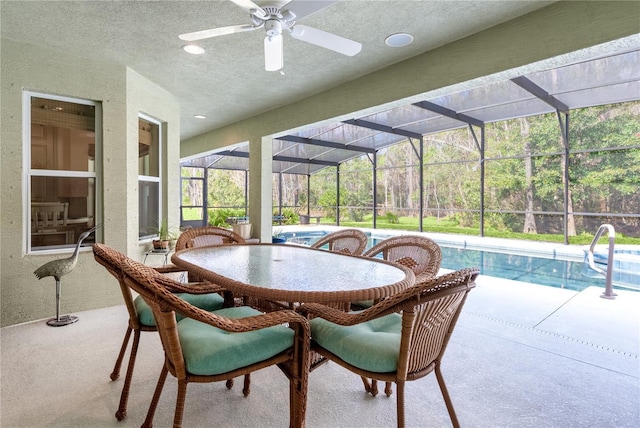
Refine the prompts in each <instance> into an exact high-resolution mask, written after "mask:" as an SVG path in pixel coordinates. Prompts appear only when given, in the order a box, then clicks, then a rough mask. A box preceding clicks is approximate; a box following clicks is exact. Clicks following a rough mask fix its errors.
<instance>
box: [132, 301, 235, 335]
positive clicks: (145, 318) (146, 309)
mask: <svg viewBox="0 0 640 428" xmlns="http://www.w3.org/2000/svg"><path fill="white" fill-rule="evenodd" d="M176 296H178V297H180V298H181V299H183V300H184V301H186V302H189V303H191V304H192V305H193V306H195V307H196V308H200V309H204V310H205V311H207V312H213V311H215V310H218V309H221V308H222V307H223V306H224V299H223V298H222V296H220V295H219V294H218V293H208V294H188V293H176ZM133 303H134V304H135V305H136V311H137V312H138V319H139V320H140V323H141V324H142V325H146V326H148V327H155V326H156V320H155V319H154V318H153V311H152V310H151V307H150V306H149V305H147V302H145V301H144V299H143V298H142V296H138V297H136V298H135V300H134V301H133ZM182 318H183V316H182V315H180V314H178V315H177V316H176V319H178V320H181V319H182Z"/></svg>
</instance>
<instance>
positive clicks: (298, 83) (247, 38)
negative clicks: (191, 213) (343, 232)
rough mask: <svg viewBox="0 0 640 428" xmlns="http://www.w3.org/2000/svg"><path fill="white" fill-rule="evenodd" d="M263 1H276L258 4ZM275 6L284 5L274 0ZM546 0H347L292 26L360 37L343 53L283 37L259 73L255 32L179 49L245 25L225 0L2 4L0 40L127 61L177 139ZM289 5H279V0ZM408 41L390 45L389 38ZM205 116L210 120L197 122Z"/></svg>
mask: <svg viewBox="0 0 640 428" xmlns="http://www.w3.org/2000/svg"><path fill="white" fill-rule="evenodd" d="M255 3H257V4H259V5H261V6H264V5H266V4H273V1H255ZM280 3H282V2H280ZM550 3H553V2H552V1H415V0H414V1H395V0H394V1H382V0H375V1H372V0H366V1H365V0H344V1H341V2H338V3H335V4H332V5H330V6H327V7H325V8H323V9H321V10H319V11H317V12H315V13H313V14H311V15H308V16H306V17H304V18H303V19H301V20H300V21H299V23H301V24H305V25H308V26H311V27H316V28H318V29H321V30H324V31H328V32H331V33H335V34H338V35H340V36H343V37H347V38H350V39H353V40H356V41H359V42H361V43H362V44H363V48H362V52H360V53H359V54H358V55H356V56H355V57H347V56H343V55H340V54H338V53H335V52H333V51H329V50H326V49H323V48H320V47H317V46H314V45H310V44H307V43H304V42H302V41H299V40H295V39H293V38H291V37H289V36H288V35H285V40H284V69H283V71H284V75H282V74H280V73H278V72H267V71H265V70H264V57H263V42H262V40H263V39H264V32H263V31H262V30H257V31H252V32H246V33H238V34H231V35H227V36H223V37H217V38H212V39H207V40H203V41H201V42H200V43H199V44H200V45H201V46H202V47H204V48H205V49H206V53H205V54H204V55H201V56H195V55H190V54H187V53H185V52H184V51H183V50H182V49H181V46H182V45H183V44H184V42H182V41H181V40H180V39H178V34H181V33H185V32H191V31H197V30H203V29H208V28H215V27H223V26H229V25H235V24H247V23H248V20H249V18H248V15H247V13H246V12H245V11H243V10H242V9H241V8H239V7H238V6H236V5H235V4H234V3H232V2H230V1H116V2H113V1H35V2H32V1H6V0H3V1H2V2H1V3H0V15H1V26H0V28H1V31H2V37H3V38H8V39H11V40H14V41H18V42H24V43H30V44H34V45H40V46H45V47H49V48H53V49H59V50H61V51H64V52H66V53H69V54H72V55H77V56H79V57H84V58H91V59H95V60H100V61H108V62H115V63H118V64H122V65H124V66H127V67H130V68H131V69H133V70H135V71H136V72H138V73H140V74H141V75H143V76H145V77H147V78H148V79H150V80H151V81H153V82H155V83H157V84H158V85H160V86H161V87H163V88H165V89H166V90H168V91H169V92H171V93H173V94H174V95H175V96H176V97H177V98H178V99H179V100H180V103H181V138H182V139H185V138H189V137H193V136H195V135H198V134H201V133H203V132H206V131H209V130H212V129H216V128H219V127H221V126H224V125H227V124H230V123H233V122H236V121H238V120H242V119H244V118H247V117H250V116H254V115H256V114H259V113H261V112H264V111H268V110H271V109H273V108H277V107H279V106H282V105H285V104H289V103H291V102H295V101H298V100H300V99H303V98H306V97H308V96H310V95H313V94H315V93H318V92H322V91H324V90H327V89H329V88H332V87H334V86H337V85H339V84H342V83H345V82H347V81H349V80H352V79H355V78H357V77H360V76H363V75H365V74H368V73H371V72H373V71H376V70H378V69H381V68H383V67H386V66H388V65H391V64H394V63H396V62H399V61H402V60H404V59H407V58H409V57H412V56H415V55H417V54H420V53H422V52H425V51H428V50H431V49H433V48H435V47H438V46H441V45H443V44H446V43H449V42H451V41H454V40H457V39H460V38H462V37H465V36H468V35H470V34H473V33H476V32H478V31H481V30H483V29H486V28H488V27H492V26H494V25H497V24H499V23H501V22H505V21H508V20H510V19H513V18H515V17H517V16H520V15H523V14H526V13H529V12H531V11H533V10H535V9H538V8H541V7H544V6H547V5H548V4H550ZM285 9H286V7H285ZM396 32H409V33H411V34H413V35H414V37H415V41H414V43H413V44H411V45H410V46H408V47H404V48H397V49H392V48H389V47H387V46H386V45H385V44H384V39H385V37H386V36H388V35H389V34H392V33H396ZM196 114H202V115H205V116H207V119H204V120H202V119H195V118H194V117H193V116H194V115H196Z"/></svg>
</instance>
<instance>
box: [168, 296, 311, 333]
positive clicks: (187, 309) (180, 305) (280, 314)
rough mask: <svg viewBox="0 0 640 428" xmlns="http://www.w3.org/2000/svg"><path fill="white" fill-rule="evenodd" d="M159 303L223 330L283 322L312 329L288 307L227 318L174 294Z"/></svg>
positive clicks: (250, 329) (247, 328)
mask: <svg viewBox="0 0 640 428" xmlns="http://www.w3.org/2000/svg"><path fill="white" fill-rule="evenodd" d="M158 304H159V305H160V307H161V309H162V310H172V311H175V312H177V313H179V314H181V315H183V316H184V317H187V318H192V319H194V320H197V321H200V322H203V323H205V324H209V325H211V326H213V327H217V328H219V329H221V330H225V331H229V332H233V333H241V332H246V331H254V330H260V329H263V328H267V327H273V326H276V325H283V324H288V325H289V326H292V325H299V326H301V327H302V330H304V331H310V330H309V322H308V321H307V319H306V318H305V317H303V316H301V315H300V314H297V313H296V312H295V311H292V310H288V309H287V310H282V311H275V312H268V313H266V314H260V315H255V316H251V317H247V318H225V317H221V316H219V315H216V314H214V313H211V312H207V311H205V310H203V309H200V308H197V307H195V306H193V305H191V304H189V303H188V302H186V301H184V300H182V299H178V298H177V297H174V296H171V297H169V301H168V302H158Z"/></svg>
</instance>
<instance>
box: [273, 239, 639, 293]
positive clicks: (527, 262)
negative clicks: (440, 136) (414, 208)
mask: <svg viewBox="0 0 640 428" xmlns="http://www.w3.org/2000/svg"><path fill="white" fill-rule="evenodd" d="M389 232H390V231H384V232H380V233H376V232H365V233H366V234H367V235H368V236H369V245H368V248H370V247H371V246H372V245H375V244H376V243H377V242H379V241H380V240H383V239H386V238H388V237H389V236H392V235H390V234H389ZM327 233H329V231H327V230H305V229H301V230H290V231H286V232H284V233H282V236H284V237H286V238H287V242H291V243H296V244H302V245H311V244H313V243H314V242H315V241H317V240H318V239H319V238H320V237H322V236H324V235H326V234H327ZM432 239H434V240H435V241H436V242H438V244H439V245H440V248H441V249H442V268H444V269H452V270H458V269H462V268H466V267H472V266H475V267H478V268H480V273H481V274H483V275H488V276H494V277H498V278H505V279H511V280H515V281H523V282H529V283H532V284H540V285H546V286H550V287H556V288H566V289H569V290H576V291H581V290H584V289H585V288H587V287H590V286H597V287H602V288H604V287H605V280H604V277H603V276H602V275H598V274H595V272H594V271H591V272H588V270H590V269H588V268H587V269H588V270H586V269H585V264H584V261H583V260H581V259H577V260H568V259H559V258H555V257H554V258H549V257H541V256H532V255H526V254H522V250H515V249H508V248H504V247H502V248H500V249H495V248H493V249H492V248H483V249H469V248H464V247H465V246H466V245H465V246H462V247H461V246H456V245H448V244H449V243H447V242H440V241H439V240H438V239H437V238H432ZM529 245H536V243H529ZM516 253H520V254H516ZM594 274H595V275H594ZM637 278H638V277H637V275H636V276H635V277H634V278H631V279H628V280H629V281H633V282H631V283H628V284H627V283H619V282H617V281H616V280H615V279H614V281H613V284H614V286H625V287H631V288H636V289H638V288H639V287H640V283H639V282H640V281H638V280H637Z"/></svg>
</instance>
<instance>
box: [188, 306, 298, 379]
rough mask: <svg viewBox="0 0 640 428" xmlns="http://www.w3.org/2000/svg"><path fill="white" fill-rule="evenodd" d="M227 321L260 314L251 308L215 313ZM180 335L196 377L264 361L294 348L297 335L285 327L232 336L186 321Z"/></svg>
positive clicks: (227, 309) (190, 369)
mask: <svg viewBox="0 0 640 428" xmlns="http://www.w3.org/2000/svg"><path fill="white" fill-rule="evenodd" d="M213 313H214V314H216V315H219V316H221V317H225V318H246V317H250V316H254V315H261V314H262V312H259V311H257V310H255V309H253V308H250V307H248V306H241V307H233V308H225V309H220V310H218V311H214V312H213ZM178 335H179V336H180V345H181V346H182V354H183V355H184V360H185V365H186V367H187V371H188V372H189V373H192V374H196V375H216V374H221V373H227V372H230V371H232V370H235V369H239V368H241V367H246V366H249V365H251V364H254V363H257V362H260V361H264V360H266V359H268V358H271V357H273V356H275V355H277V354H279V353H280V352H282V351H284V350H286V349H288V348H290V347H291V346H292V345H293V336H294V332H293V330H292V329H290V328H288V327H285V326H280V325H278V326H273V327H268V328H263V329H261V330H255V331H248V332H243V333H232V332H228V331H224V330H221V329H219V328H216V327H213V326H210V325H208V324H205V323H202V322H200V321H196V320H194V319H191V318H185V319H183V320H182V321H180V322H178Z"/></svg>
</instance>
